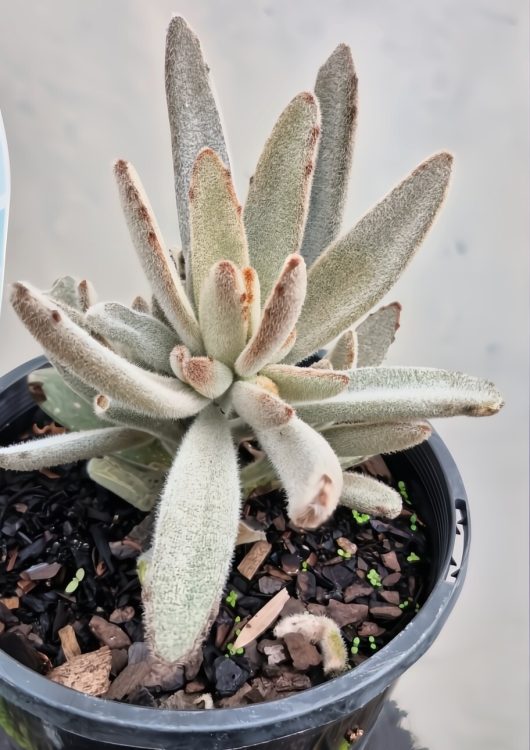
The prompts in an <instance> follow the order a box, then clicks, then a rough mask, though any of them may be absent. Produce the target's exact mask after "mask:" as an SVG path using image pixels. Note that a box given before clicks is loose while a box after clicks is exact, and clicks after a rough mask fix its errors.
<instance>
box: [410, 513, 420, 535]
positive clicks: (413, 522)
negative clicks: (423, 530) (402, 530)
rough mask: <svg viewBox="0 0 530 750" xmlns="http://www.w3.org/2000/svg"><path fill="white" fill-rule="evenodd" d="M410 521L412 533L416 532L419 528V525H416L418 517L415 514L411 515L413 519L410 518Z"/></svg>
mask: <svg viewBox="0 0 530 750" xmlns="http://www.w3.org/2000/svg"><path fill="white" fill-rule="evenodd" d="M409 520H410V530H411V531H416V529H417V528H418V527H417V525H416V521H417V520H418V516H417V515H416V514H415V513H413V514H412V515H411V517H410V519H409Z"/></svg>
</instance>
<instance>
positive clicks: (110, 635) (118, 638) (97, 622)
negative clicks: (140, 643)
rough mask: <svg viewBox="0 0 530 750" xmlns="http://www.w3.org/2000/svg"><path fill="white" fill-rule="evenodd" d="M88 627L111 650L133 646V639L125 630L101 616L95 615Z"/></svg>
mask: <svg viewBox="0 0 530 750" xmlns="http://www.w3.org/2000/svg"><path fill="white" fill-rule="evenodd" d="M88 627H89V628H90V630H91V631H92V633H93V634H94V635H95V636H96V638H97V639H98V641H99V642H100V643H104V644H105V646H108V647H109V648H127V647H128V646H130V645H131V639H130V638H129V636H128V635H127V633H126V632H125V631H124V630H122V629H121V628H120V627H118V625H112V623H110V622H107V621H106V620H104V619H103V617H100V616H99V615H94V616H93V617H92V618H91V620H90V622H89V623H88Z"/></svg>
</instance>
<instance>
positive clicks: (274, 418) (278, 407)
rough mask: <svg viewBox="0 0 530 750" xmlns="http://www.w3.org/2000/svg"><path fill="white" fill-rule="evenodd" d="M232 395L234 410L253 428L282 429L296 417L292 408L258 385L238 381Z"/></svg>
mask: <svg viewBox="0 0 530 750" xmlns="http://www.w3.org/2000/svg"><path fill="white" fill-rule="evenodd" d="M231 394H232V403H233V406H234V409H235V410H236V411H237V413H238V414H239V415H240V416H241V417H243V419H244V420H245V421H246V422H248V423H249V425H251V427H254V428H255V427H256V426H259V428H260V429H264V430H267V429H270V428H273V427H282V426H283V425H286V424H287V423H288V422H289V421H290V420H291V419H292V418H293V417H294V409H293V408H292V406H289V404H286V403H285V401H282V400H281V399H280V398H278V396H275V395H274V394H273V393H271V392H270V391H268V390H264V389H263V388H260V387H259V386H258V385H253V384H252V383H247V382H244V381H242V380H238V381H236V382H235V383H234V385H233V386H232V391H231Z"/></svg>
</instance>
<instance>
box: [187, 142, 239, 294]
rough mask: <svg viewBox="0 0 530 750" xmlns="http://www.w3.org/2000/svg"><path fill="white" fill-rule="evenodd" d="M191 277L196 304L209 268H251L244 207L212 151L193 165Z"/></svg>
mask: <svg viewBox="0 0 530 750" xmlns="http://www.w3.org/2000/svg"><path fill="white" fill-rule="evenodd" d="M190 228H191V276H192V284H193V294H194V298H195V303H196V304H199V301H200V298H201V288H202V285H203V283H204V281H205V279H206V278H207V276H208V273H209V271H210V268H211V267H212V266H213V265H214V264H215V263H217V261H220V260H230V261H232V262H233V263H234V265H236V266H237V267H238V268H242V267H244V266H247V265H248V247H247V238H246V234H245V228H244V226H243V219H242V216H241V206H240V205H239V201H238V200H237V196H236V192H235V189H234V185H233V183H232V177H231V175H230V171H229V170H228V169H227V168H226V167H225V165H224V164H223V162H222V161H221V159H220V158H219V156H218V155H217V154H216V153H215V151H212V149H211V148H205V149H203V150H202V151H201V152H200V153H199V155H198V156H197V159H196V160H195V164H194V165H193V171H192V175H191V187H190Z"/></svg>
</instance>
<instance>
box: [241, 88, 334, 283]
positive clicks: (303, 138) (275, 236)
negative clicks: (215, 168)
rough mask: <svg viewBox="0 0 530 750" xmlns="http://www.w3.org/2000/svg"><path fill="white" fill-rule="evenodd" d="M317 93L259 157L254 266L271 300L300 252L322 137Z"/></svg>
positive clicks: (291, 114)
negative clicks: (276, 285) (288, 261)
mask: <svg viewBox="0 0 530 750" xmlns="http://www.w3.org/2000/svg"><path fill="white" fill-rule="evenodd" d="M319 122H320V114H319V108H318V104H317V101H316V99H315V97H314V96H313V94H310V93H308V92H304V93H301V94H298V96H296V97H295V98H294V99H293V100H292V101H291V102H290V104H288V106H287V107H286V108H285V110H284V111H283V112H282V114H281V115H280V117H279V119H278V121H277V123H276V125H275V126H274V129H273V131H272V133H271V135H270V137H269V139H268V140H267V142H266V144H265V147H264V149H263V152H262V154H261V156H260V158H259V161H258V164H257V167H256V171H255V173H254V176H253V178H252V181H251V183H250V187H249V191H248V197H247V201H246V203H245V210H244V221H245V227H246V230H247V237H248V247H249V253H250V261H251V264H252V266H253V267H254V268H255V269H256V271H257V272H258V276H259V280H260V284H261V292H262V296H263V298H266V297H267V296H268V295H269V293H270V291H271V289H272V287H273V285H274V283H275V281H276V279H277V277H278V274H279V273H280V270H281V268H282V265H283V262H284V260H285V258H286V256H287V255H289V254H291V253H297V252H298V251H299V250H300V245H301V242H302V235H303V230H304V224H305V219H306V214H307V207H308V204H309V193H310V190H311V181H312V177H313V166H314V160H315V156H316V149H317V144H318V138H319V133H320V129H319Z"/></svg>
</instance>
